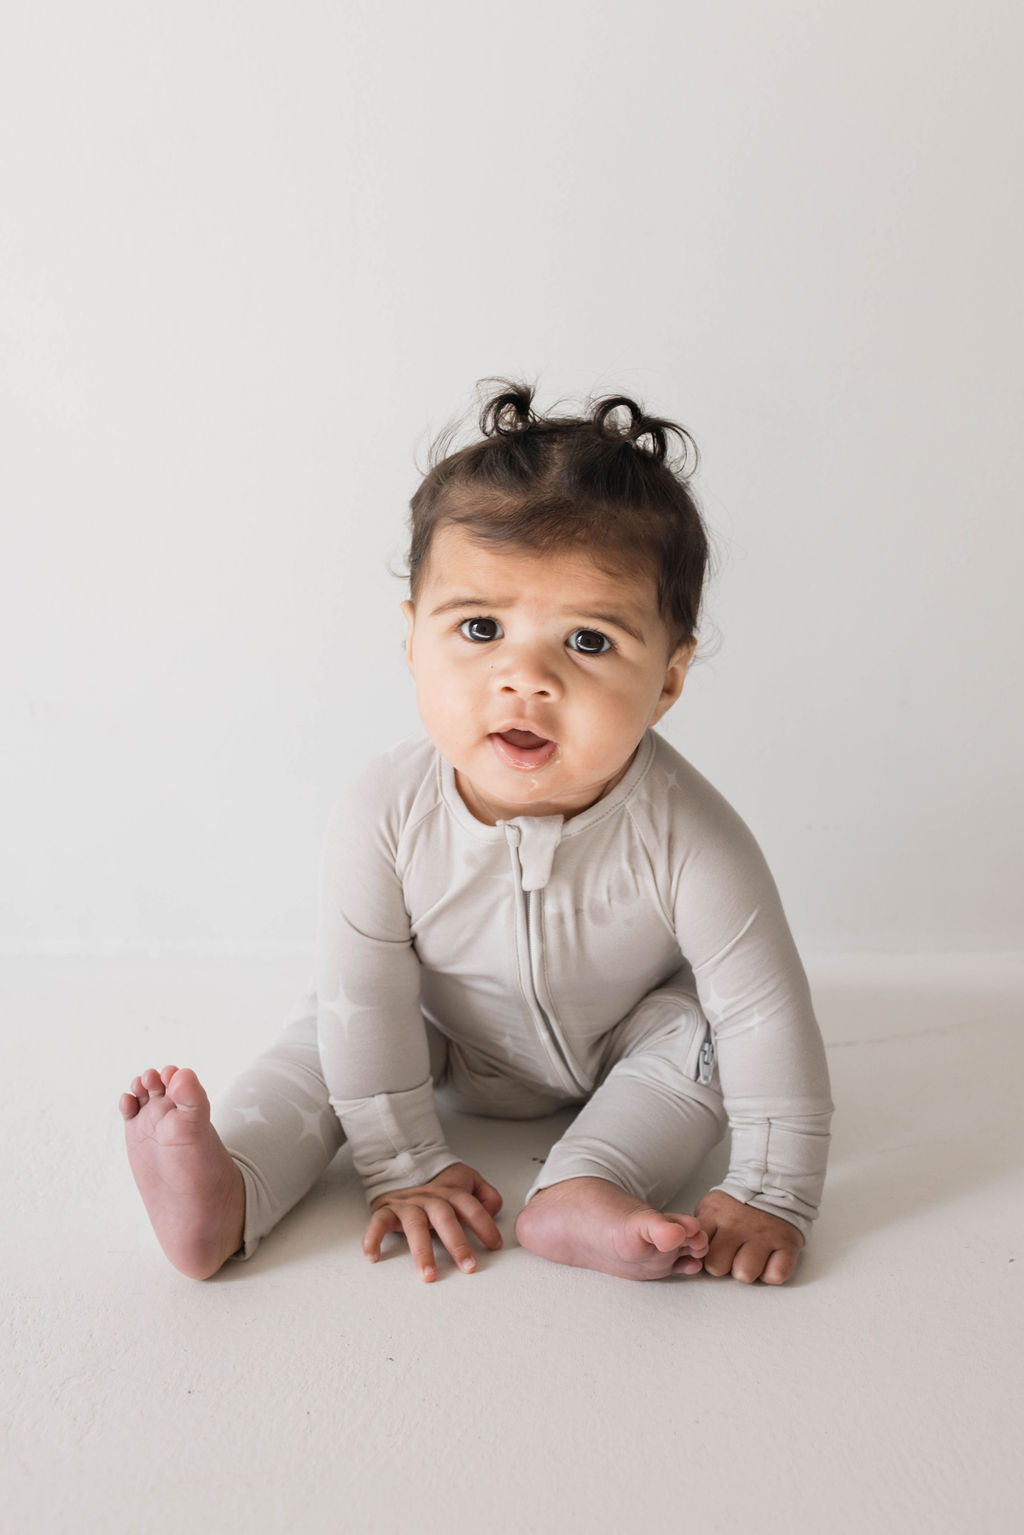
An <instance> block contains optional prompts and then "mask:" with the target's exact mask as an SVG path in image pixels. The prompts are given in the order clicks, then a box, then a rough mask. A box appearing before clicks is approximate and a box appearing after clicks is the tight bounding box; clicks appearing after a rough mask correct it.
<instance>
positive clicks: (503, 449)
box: [409, 379, 709, 645]
mask: <svg viewBox="0 0 1024 1535" xmlns="http://www.w3.org/2000/svg"><path fill="white" fill-rule="evenodd" d="M487 384H491V385H494V384H497V385H499V386H500V393H498V394H495V395H493V396H492V397H491V398H489V399H488V400H487V401H486V403H485V404H484V406H483V408H482V409H481V411H480V417H479V422H480V430H481V432H482V433H483V441H479V442H473V443H470V444H469V445H468V446H467V447H463V448H460V449H458V450H457V451H455V452H450V451H449V449H450V448H451V444H452V440H453V438H454V437H455V435H456V433H457V431H458V430H459V426H458V425H457V424H456V425H455V426H450V427H448V428H447V429H446V430H445V431H443V432H442V433H441V434H440V436H439V437H437V438H436V439H435V441H434V443H433V444H432V447H431V451H430V468H429V469H428V471H427V473H426V474H425V475H424V477H423V480H422V483H421V484H420V486H419V488H418V489H417V491H416V493H415V495H414V496H413V497H412V499H411V501H410V503H409V505H410V507H411V511H412V515H411V518H410V527H411V541H410V547H409V585H410V590H411V594H412V598H413V601H415V600H416V596H417V592H418V589H419V586H420V584H421V582H422V579H423V574H424V571H425V569H426V564H427V557H428V555H429V553H430V545H431V542H432V539H433V536H434V533H435V531H436V530H437V529H438V528H439V527H443V526H445V525H446V524H449V523H452V524H455V525H457V526H459V527H464V528H466V529H468V531H469V532H470V534H471V535H472V537H473V538H476V539H479V540H480V541H481V542H486V543H495V544H507V545H510V546H512V547H516V548H521V549H530V550H535V551H537V552H538V553H544V552H546V551H547V550H550V549H557V548H565V547H573V546H576V547H582V548H584V549H585V550H586V551H587V552H588V553H589V554H590V555H591V557H592V558H593V559H594V561H595V562H596V563H597V564H598V565H599V566H600V567H601V568H602V569H605V570H608V571H609V572H611V573H612V574H615V575H618V574H621V573H622V572H624V571H628V570H633V571H635V570H637V569H640V570H649V571H650V572H651V574H652V575H653V576H654V579H655V581H656V583H657V589H658V606H659V609H660V611H661V615H662V618H663V619H664V621H665V624H666V627H667V628H668V629H669V631H670V633H671V635H672V638H673V645H680V644H682V643H684V642H686V641H692V640H694V639H695V636H696V632H697V620H698V615H699V612H700V603H701V594H702V592H703V588H704V579H705V575H706V572H707V567H708V558H709V545H708V536H707V532H706V529H705V527H704V522H703V519H702V517H701V514H700V511H699V509H698V506H697V503H696V500H695V498H694V495H693V492H692V491H691V489H690V486H689V483H688V481H689V477H690V474H691V473H692V472H693V469H694V468H695V467H696V462H697V448H696V444H695V443H694V441H693V438H692V437H691V436H690V434H689V433H688V432H687V431H686V430H685V428H684V427H681V426H677V425H676V424H675V422H672V421H663V420H661V419H659V418H658V417H655V416H648V415H646V414H645V412H644V411H643V409H642V407H641V406H639V405H637V404H636V402H635V401H634V400H631V399H629V398H628V397H627V396H626V395H608V396H605V397H604V398H602V399H597V400H594V399H591V400H588V401H587V404H586V409H587V410H588V411H589V414H588V415H584V416H557V415H548V416H542V415H538V414H537V412H536V411H535V410H534V408H533V397H534V392H535V391H534V388H533V387H532V386H530V385H528V384H523V383H515V382H510V381H508V380H505V379H484V380H481V381H480V384H478V390H479V389H480V388H482V386H484V385H487ZM621 410H625V411H628V413H629V425H628V426H625V427H620V426H617V425H616V424H615V422H614V420H613V419H612V418H613V417H614V415H615V413H616V412H617V411H621ZM670 434H673V435H675V436H676V437H677V438H678V439H679V442H680V445H681V449H682V451H681V454H680V455H679V456H678V458H677V459H676V460H674V461H673V462H670V461H669V457H668V439H669V436H670ZM645 439H647V440H648V441H649V444H650V445H649V446H645V445H644V440H645Z"/></svg>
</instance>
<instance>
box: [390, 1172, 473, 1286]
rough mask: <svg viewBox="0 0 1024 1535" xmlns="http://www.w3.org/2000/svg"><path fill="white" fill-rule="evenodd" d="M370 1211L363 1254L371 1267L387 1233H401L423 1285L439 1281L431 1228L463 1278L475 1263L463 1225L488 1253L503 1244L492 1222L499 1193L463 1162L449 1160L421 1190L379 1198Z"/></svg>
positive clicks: (404, 1190)
mask: <svg viewBox="0 0 1024 1535" xmlns="http://www.w3.org/2000/svg"><path fill="white" fill-rule="evenodd" d="M371 1209H372V1210H373V1218H372V1220H371V1221H370V1224H369V1225H368V1226H367V1228H366V1232H365V1234H364V1236H363V1252H364V1253H365V1254H366V1256H367V1257H368V1258H369V1259H370V1261H371V1263H376V1261H377V1259H378V1258H379V1257H380V1244H381V1239H382V1238H383V1237H385V1236H387V1234H388V1232H389V1231H402V1232H404V1234H405V1239H406V1241H407V1242H408V1243H409V1251H410V1252H411V1253H412V1256H413V1259H414V1260H415V1263H416V1267H417V1269H418V1270H419V1275H420V1278H421V1279H423V1280H425V1281H426V1283H427V1284H429V1283H430V1282H431V1281H432V1280H434V1279H436V1278H437V1268H436V1266H435V1264H434V1243H433V1240H432V1238H431V1235H430V1233H431V1231H432V1230H433V1231H436V1232H437V1234H438V1236H439V1237H440V1238H441V1241H442V1242H443V1243H444V1245H445V1247H446V1248H447V1249H448V1251H449V1252H450V1253H451V1255H452V1257H453V1258H454V1259H455V1262H456V1263H457V1264H458V1265H459V1268H460V1269H462V1271H463V1273H466V1274H471V1273H472V1272H473V1270H474V1269H475V1268H476V1259H475V1258H474V1257H473V1253H472V1250H471V1248H470V1245H469V1242H468V1241H467V1239H466V1233H465V1232H464V1231H463V1229H462V1227H463V1226H466V1227H468V1229H469V1230H470V1231H472V1232H473V1234H474V1235H475V1236H477V1237H479V1238H480V1241H481V1242H482V1243H483V1244H484V1246H485V1247H489V1248H490V1249H491V1251H492V1252H496V1251H497V1249H498V1248H499V1247H500V1246H501V1232H500V1231H499V1230H498V1228H497V1226H496V1225H495V1224H494V1221H493V1220H492V1218H491V1217H492V1216H494V1215H497V1213H498V1211H499V1210H500V1209H501V1195H500V1194H499V1193H498V1191H497V1189H496V1188H493V1187H492V1186H491V1184H489V1183H488V1182H487V1181H486V1179H484V1178H481V1176H480V1174H479V1173H478V1172H474V1170H473V1169H472V1168H471V1167H467V1166H466V1164H465V1162H452V1163H451V1164H450V1165H449V1166H448V1167H446V1168H445V1169H444V1170H443V1172H440V1173H438V1174H437V1177H436V1178H431V1180H430V1182H429V1183H424V1184H422V1185H421V1186H420V1187H419V1188H410V1189H394V1190H393V1191H392V1192H391V1193H390V1194H378V1196H377V1198H376V1199H375V1200H374V1201H373V1204H372V1206H371Z"/></svg>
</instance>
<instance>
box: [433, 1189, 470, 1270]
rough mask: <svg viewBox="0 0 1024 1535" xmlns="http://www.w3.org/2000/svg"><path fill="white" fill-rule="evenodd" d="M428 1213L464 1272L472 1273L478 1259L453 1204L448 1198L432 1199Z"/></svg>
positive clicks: (434, 1226)
mask: <svg viewBox="0 0 1024 1535" xmlns="http://www.w3.org/2000/svg"><path fill="white" fill-rule="evenodd" d="M427 1215H428V1216H429V1217H430V1224H431V1225H432V1226H433V1228H434V1230H435V1231H436V1232H437V1234H438V1236H439V1237H440V1238H441V1241H442V1242H443V1243H444V1245H445V1247H446V1248H447V1249H448V1251H449V1252H450V1253H451V1255H452V1257H453V1258H454V1260H455V1262H456V1263H457V1264H458V1266H459V1268H460V1269H462V1271H463V1273H464V1274H471V1273H472V1272H473V1270H474V1269H475V1268H476V1259H475V1258H474V1256H473V1249H472V1248H471V1247H470V1245H469V1240H468V1238H467V1236H466V1233H465V1232H464V1231H463V1229H462V1227H461V1226H460V1224H459V1221H458V1217H457V1216H456V1214H455V1211H454V1210H453V1209H452V1207H451V1205H450V1204H449V1203H448V1201H447V1200H446V1199H432V1200H431V1202H430V1204H429V1205H428V1206H427Z"/></svg>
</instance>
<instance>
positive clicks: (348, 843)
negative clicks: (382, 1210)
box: [316, 760, 458, 1202]
mask: <svg viewBox="0 0 1024 1535" xmlns="http://www.w3.org/2000/svg"><path fill="white" fill-rule="evenodd" d="M375 768H376V771H375V773H367V774H364V775H363V777H362V779H360V780H357V781H356V783H355V784H354V785H353V787H352V789H351V790H350V791H349V792H348V793H346V794H345V795H344V796H342V798H341V799H340V800H339V801H338V802H337V804H336V805H335V807H334V810H333V812H332V814H331V818H330V822H329V824H328V828H327V836H326V842H325V847H324V855H323V861H322V865H321V874H320V911H319V921H318V930H317V945H316V951H317V952H316V987H317V1035H318V1041H319V1047H320V1058H321V1064H322V1067H323V1073H324V1080H325V1081H326V1083H327V1091H328V1096H329V1099H330V1102H331V1106H332V1107H333V1109H334V1111H335V1113H336V1114H337V1116H338V1118H339V1120H340V1121H341V1126H342V1129H343V1130H344V1132H345V1137H346V1139H347V1141H348V1142H349V1144H350V1146H351V1148H352V1158H353V1163H354V1165H355V1168H356V1171H357V1173H358V1174H359V1176H360V1177H361V1178H362V1180H363V1184H364V1187H365V1189H366V1197H367V1200H368V1202H371V1201H372V1200H373V1199H374V1198H376V1196H377V1195H378V1194H384V1193H389V1192H390V1191H391V1190H393V1189H399V1188H407V1187H412V1186H415V1185H417V1184H421V1183H425V1182H427V1181H428V1180H429V1179H431V1178H433V1177H435V1176H436V1175H437V1174H438V1173H439V1172H441V1171H442V1169H443V1168H445V1167H448V1166H450V1164H451V1163H452V1162H455V1161H457V1160H458V1158H457V1157H456V1156H455V1154H454V1152H452V1151H451V1149H450V1148H449V1147H448V1146H447V1144H446V1143H445V1138H444V1132H443V1131H442V1129H441V1125H440V1122H439V1120H438V1117H437V1113H436V1110H435V1108H434V1089H433V1082H432V1080H431V1077H430V1054H429V1049H428V1045H427V1036H426V1027H425V1024H424V1021H423V1015H422V1013H421V1010H420V966H419V961H418V959H417V957H416V952H415V948H414V944H413V939H412V934H411V931H410V922H409V915H408V912H407V911H406V907H405V900H404V897H403V894H402V886H401V880H400V878H399V874H398V871H397V866H396V865H397V856H398V840H399V835H400V824H401V815H400V811H399V807H398V806H396V805H395V804H394V803H393V801H390V802H389V796H388V794H387V792H386V791H387V788H388V783H387V771H386V760H385V763H384V764H381V763H378V764H376V765H375Z"/></svg>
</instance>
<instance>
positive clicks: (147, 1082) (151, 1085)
mask: <svg viewBox="0 0 1024 1535" xmlns="http://www.w3.org/2000/svg"><path fill="white" fill-rule="evenodd" d="M142 1085H143V1087H144V1088H145V1089H146V1091H147V1093H148V1094H149V1096H150V1097H151V1098H159V1097H160V1096H161V1094H162V1093H163V1090H164V1080H163V1077H162V1076H161V1075H160V1073H159V1072H158V1071H157V1070H156V1068H155V1067H153V1066H150V1068H149V1069H148V1071H144V1072H143V1073H142Z"/></svg>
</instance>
